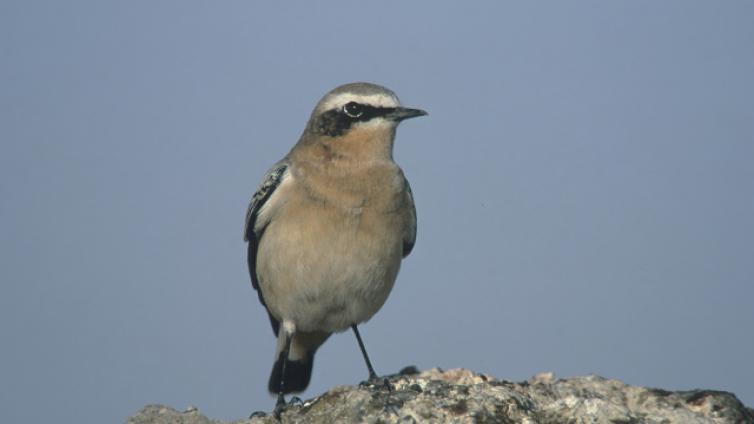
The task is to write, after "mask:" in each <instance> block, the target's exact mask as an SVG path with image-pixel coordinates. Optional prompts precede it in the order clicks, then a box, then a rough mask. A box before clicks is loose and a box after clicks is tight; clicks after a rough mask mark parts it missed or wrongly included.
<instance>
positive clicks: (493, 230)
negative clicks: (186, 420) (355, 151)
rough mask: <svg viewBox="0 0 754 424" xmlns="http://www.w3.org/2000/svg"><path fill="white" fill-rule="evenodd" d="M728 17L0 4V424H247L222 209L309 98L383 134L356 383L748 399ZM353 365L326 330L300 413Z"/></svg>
mask: <svg viewBox="0 0 754 424" xmlns="http://www.w3.org/2000/svg"><path fill="white" fill-rule="evenodd" d="M752 22H754V3H753V2H750V1H735V0H731V1H725V2H722V1H686V0H683V1H662V2H657V1H608V2H606V1H596V0H595V1H578V2H559V1H550V2H523V1H520V2H488V3H481V2H480V3H472V2H466V3H462V2H423V3H421V2H398V1H395V2H390V1H388V2H330V3H317V4H314V2H303V1H302V2H295V3H288V4H283V3H282V2H279V3H275V4H274V5H273V4H272V2H269V3H267V4H262V3H261V2H246V1H228V2H202V1H192V2H188V1H129V2H103V1H67V2H59V1H23V0H3V1H2V2H0V90H1V91H0V140H1V143H2V144H1V150H0V189H1V192H0V277H1V280H2V281H1V284H2V285H1V286H0V287H1V288H0V290H2V291H1V296H0V337H1V343H2V346H1V347H0V421H2V422H42V421H46V420H49V419H53V420H55V421H58V422H77V423H105V422H107V423H114V422H122V421H124V420H125V418H126V417H127V416H128V415H129V414H132V413H134V412H136V411H137V410H139V409H140V408H141V407H142V406H143V405H145V404H148V403H164V404H168V405H171V406H173V407H176V408H179V409H183V408H185V407H187V406H188V405H196V406H198V407H199V408H200V409H201V410H202V411H203V412H205V413H206V414H208V415H210V416H213V417H216V418H222V419H231V418H241V417H245V416H248V414H249V413H250V412H252V411H254V410H258V409H266V410H269V409H270V408H271V407H272V406H273V402H274V399H273V398H272V397H270V396H269V395H268V394H267V393H266V391H265V387H266V381H267V377H268V373H269V370H270V367H271V365H272V360H273V350H274V339H273V337H272V335H271V331H270V328H269V323H268V321H267V317H266V315H265V313H264V311H263V309H262V307H261V306H260V305H259V303H258V301H257V296H256V294H255V293H254V292H253V291H252V289H251V287H250V284H249V278H248V275H247V270H246V263H245V244H244V243H243V242H242V239H241V237H242V229H243V224H244V223H243V219H244V213H245V209H246V205H247V202H248V199H249V197H250V196H251V194H252V192H253V191H254V190H255V188H256V186H257V184H258V183H259V181H260V179H261V177H262V175H263V174H264V172H265V171H266V169H267V168H268V167H269V166H270V165H271V164H273V163H274V162H275V161H277V160H278V159H279V158H281V157H282V156H283V155H284V154H285V153H287V151H288V149H289V148H290V146H292V145H293V143H294V142H295V141H296V140H297V137H298V136H299V135H300V133H301V131H302V129H303V127H304V125H305V122H306V120H307V118H308V116H309V113H310V111H311V109H312V107H313V106H314V104H315V103H316V102H317V101H318V100H319V98H320V97H321V96H322V95H323V94H324V93H325V92H327V91H329V90H330V89H331V88H333V87H335V86H337V85H339V84H342V83H346V82H351V81H361V80H364V81H372V82H376V83H379V84H383V85H385V86H387V87H390V88H391V89H393V90H395V91H396V92H397V93H398V95H399V96H400V97H401V99H402V101H403V103H404V104H406V105H409V106H415V107H421V108H424V109H426V110H428V111H429V112H430V116H429V117H427V118H421V119H416V120H411V121H407V122H405V123H404V124H402V126H401V128H400V129H399V132H398V139H397V142H396V147H395V150H396V151H395V156H396V160H397V161H398V162H399V163H400V164H401V166H402V167H403V168H404V170H405V173H406V175H407V176H408V178H409V180H410V181H411V184H412V186H413V191H414V194H415V198H416V203H417V208H418V216H419V235H418V240H417V244H416V248H415V250H414V253H412V255H411V256H410V257H409V258H408V259H407V260H406V261H404V265H403V269H402V271H401V274H400V275H399V279H398V282H397V285H396V287H395V290H394V291H393V293H392V295H391V297H390V299H389V300H388V303H387V304H386V305H385V307H384V308H383V309H382V310H381V311H380V312H379V313H378V314H377V315H376V316H375V317H374V318H373V319H372V321H370V322H369V323H367V324H365V325H364V326H363V330H362V334H363V336H364V338H365V343H366V345H367V347H368V350H369V352H370V354H371V356H372V359H373V362H374V364H375V366H376V368H377V370H378V371H379V372H382V373H388V372H395V371H397V370H399V369H400V368H401V367H403V366H405V365H409V364H416V365H418V366H419V367H420V368H422V369H426V368H431V367H434V366H440V367H444V368H452V367H466V368H470V369H473V370H476V371H480V372H486V373H490V374H492V375H494V376H497V377H499V378H504V379H508V380H523V379H526V378H528V377H530V376H531V375H533V374H535V373H538V372H542V371H553V372H555V373H556V375H558V376H560V377H567V376H576V375H583V374H590V373H597V374H600V375H603V376H606V377H610V378H617V379H620V380H623V381H626V382H628V383H631V384H638V385H649V386H656V387H662V388H665V389H691V388H697V387H701V388H709V389H720V390H728V391H732V392H734V393H736V394H737V395H738V396H739V398H740V399H742V400H743V401H744V403H746V404H748V405H754V385H753V384H752V381H754V366H753V365H752V358H754V330H753V327H754V307H753V303H752V300H753V299H754V290H753V289H752V284H753V282H754V246H753V243H754V25H753V24H752ZM365 376H366V370H365V367H364V364H363V362H362V358H361V355H360V354H359V352H358V348H357V345H356V342H355V340H354V338H353V336H352V335H351V334H348V333H346V334H342V335H337V336H335V337H333V338H331V339H330V341H328V342H327V344H326V345H325V346H324V347H323V348H322V349H321V350H320V351H319V354H318V356H317V360H316V364H315V371H314V376H313V381H312V385H311V386H310V388H309V390H308V391H307V392H305V393H304V396H305V397H311V396H314V395H317V394H319V393H321V392H323V391H325V390H327V389H328V388H330V387H333V386H334V385H342V384H355V383H357V382H359V381H360V380H362V379H363V378H365Z"/></svg>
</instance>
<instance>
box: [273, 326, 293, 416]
mask: <svg viewBox="0 0 754 424" xmlns="http://www.w3.org/2000/svg"><path fill="white" fill-rule="evenodd" d="M291 340H293V334H287V335H286V338H285V347H284V348H283V366H282V368H281V370H280V391H279V392H278V400H277V402H275V416H276V417H280V411H281V410H282V408H283V407H284V406H285V396H284V395H283V393H285V367H286V365H288V352H290V350H291Z"/></svg>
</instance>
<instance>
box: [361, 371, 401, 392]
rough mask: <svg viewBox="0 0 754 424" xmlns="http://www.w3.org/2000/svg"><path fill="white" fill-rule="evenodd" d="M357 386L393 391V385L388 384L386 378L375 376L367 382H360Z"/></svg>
mask: <svg viewBox="0 0 754 424" xmlns="http://www.w3.org/2000/svg"><path fill="white" fill-rule="evenodd" d="M359 386H361V387H368V388H372V387H374V388H377V389H387V391H388V392H392V391H393V389H394V388H393V385H392V384H390V381H389V380H388V379H387V378H383V377H377V375H373V376H370V377H369V380H366V381H362V382H361V383H359Z"/></svg>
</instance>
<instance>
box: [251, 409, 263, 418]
mask: <svg viewBox="0 0 754 424" xmlns="http://www.w3.org/2000/svg"><path fill="white" fill-rule="evenodd" d="M266 416H267V413H266V412H264V411H254V412H252V413H251V415H249V419H252V418H264V417H266Z"/></svg>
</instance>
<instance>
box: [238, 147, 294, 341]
mask: <svg viewBox="0 0 754 424" xmlns="http://www.w3.org/2000/svg"><path fill="white" fill-rule="evenodd" d="M287 170H288V164H287V163H286V162H284V161H282V162H278V163H277V164H276V165H275V166H273V167H272V169H270V170H269V171H267V174H266V175H265V176H264V179H263V180H262V184H261V185H260V186H259V188H258V189H257V191H256V193H254V196H252V197H251V202H249V208H248V209H247V210H246V227H245V228H244V240H246V241H248V242H249V250H248V253H247V261H248V264H249V274H250V275H251V286H252V287H253V288H254V290H256V291H257V294H258V295H259V302H261V303H262V306H264V307H265V309H267V304H266V303H265V302H264V296H263V294H262V290H260V289H259V278H258V277H257V250H258V249H259V240H261V239H262V234H263V233H264V227H261V228H255V227H256V226H257V218H258V217H259V213H260V211H261V210H262V207H263V206H264V205H265V203H266V202H267V201H268V200H269V199H270V197H271V196H272V194H273V193H274V192H275V189H276V188H277V187H278V186H279V185H280V182H281V181H282V180H283V176H284V175H285V173H286V172H287ZM267 314H268V315H269V317H270V324H271V325H272V331H273V332H274V333H275V336H277V334H278V329H279V328H280V323H279V322H278V320H276V319H275V318H274V317H273V316H272V314H270V311H269V310H267Z"/></svg>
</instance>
